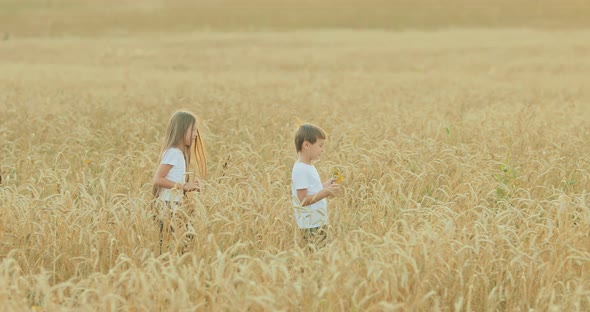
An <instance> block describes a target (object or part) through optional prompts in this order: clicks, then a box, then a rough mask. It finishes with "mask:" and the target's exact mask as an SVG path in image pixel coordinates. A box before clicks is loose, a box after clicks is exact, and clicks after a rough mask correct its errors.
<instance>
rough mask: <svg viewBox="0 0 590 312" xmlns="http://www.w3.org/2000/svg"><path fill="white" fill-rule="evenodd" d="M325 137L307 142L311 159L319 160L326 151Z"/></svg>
mask: <svg viewBox="0 0 590 312" xmlns="http://www.w3.org/2000/svg"><path fill="white" fill-rule="evenodd" d="M324 141H325V140H324V139H319V138H318V139H317V140H316V141H315V143H313V144H311V143H310V142H307V141H306V142H305V143H306V144H307V153H308V155H309V157H310V158H311V160H318V159H320V156H322V153H323V152H324Z"/></svg>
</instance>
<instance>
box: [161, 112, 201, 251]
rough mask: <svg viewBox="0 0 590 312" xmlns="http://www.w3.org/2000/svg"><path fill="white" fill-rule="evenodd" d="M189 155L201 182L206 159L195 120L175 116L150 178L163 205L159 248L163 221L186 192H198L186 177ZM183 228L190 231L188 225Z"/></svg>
mask: <svg viewBox="0 0 590 312" xmlns="http://www.w3.org/2000/svg"><path fill="white" fill-rule="evenodd" d="M192 154H194V156H195V158H196V159H195V160H196V163H197V165H198V169H199V171H200V173H201V178H204V177H205V175H206V164H205V162H206V159H205V153H204V148H203V143H202V141H201V135H200V133H199V129H198V128H197V124H196V118H195V116H194V115H193V114H192V113H190V112H186V111H178V112H175V113H174V114H173V115H172V118H170V121H169V122H168V129H167V130H166V136H165V139H164V144H163V145H162V151H161V154H160V160H159V161H158V163H159V165H158V169H157V170H156V173H155V174H154V178H153V183H154V190H153V194H154V196H155V197H156V198H158V199H159V200H161V202H163V203H164V205H163V206H164V207H161V209H162V210H163V211H160V213H162V214H163V216H164V218H161V219H160V247H161V245H162V239H163V229H164V220H165V219H167V216H173V215H174V214H175V213H176V211H177V209H178V208H179V207H180V206H181V201H182V199H183V197H184V194H185V193H186V192H190V191H199V190H200V188H201V186H200V183H199V181H196V180H195V181H189V179H188V176H186V168H188V166H189V165H190V164H192V162H191V155H192ZM167 221H168V222H167V223H170V222H169V220H167ZM186 226H187V227H190V224H188V223H187V224H186ZM170 232H174V226H170Z"/></svg>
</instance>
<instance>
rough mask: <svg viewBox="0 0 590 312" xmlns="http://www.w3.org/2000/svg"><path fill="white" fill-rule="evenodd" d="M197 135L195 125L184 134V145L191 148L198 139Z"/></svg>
mask: <svg viewBox="0 0 590 312" xmlns="http://www.w3.org/2000/svg"><path fill="white" fill-rule="evenodd" d="M197 135H198V131H197V127H196V125H195V124H193V125H192V126H190V127H189V128H188V129H186V133H185V134H184V145H186V146H191V145H192V144H193V142H194V141H195V138H197Z"/></svg>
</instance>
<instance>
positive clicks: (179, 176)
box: [159, 147, 186, 202]
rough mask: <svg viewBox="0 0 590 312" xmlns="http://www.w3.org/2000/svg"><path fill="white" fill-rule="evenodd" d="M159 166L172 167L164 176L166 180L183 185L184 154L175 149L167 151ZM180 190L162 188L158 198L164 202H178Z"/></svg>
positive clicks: (180, 197) (181, 193)
mask: <svg viewBox="0 0 590 312" xmlns="http://www.w3.org/2000/svg"><path fill="white" fill-rule="evenodd" d="M160 164H161V165H172V168H170V171H169V172H168V174H167V175H166V179H168V180H170V181H172V182H175V183H180V184H184V181H185V173H186V161H185V160H184V154H183V153H182V151H181V150H180V149H178V148H176V147H171V148H169V149H167V150H166V151H165V152H164V154H163V155H162V161H161V162H160ZM182 196H183V192H182V190H176V189H174V190H173V189H167V188H162V190H161V191H160V196H159V198H160V199H161V200H164V201H174V202H178V201H180V200H182Z"/></svg>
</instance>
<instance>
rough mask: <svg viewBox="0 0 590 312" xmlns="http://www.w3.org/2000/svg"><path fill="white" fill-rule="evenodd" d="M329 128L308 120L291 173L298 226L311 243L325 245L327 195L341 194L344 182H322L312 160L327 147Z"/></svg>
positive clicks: (299, 137)
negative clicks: (325, 130) (309, 122)
mask: <svg viewBox="0 0 590 312" xmlns="http://www.w3.org/2000/svg"><path fill="white" fill-rule="evenodd" d="M325 140H326V134H325V132H324V131H323V130H322V129H321V128H319V127H317V126H314V125H311V124H304V125H302V126H301V127H299V129H298V130H297V132H296V133H295V149H296V150H297V154H298V155H299V159H298V160H297V161H296V162H295V164H294V165H293V171H292V173H291V179H292V182H293V184H292V187H291V192H292V195H293V207H294V209H295V219H296V220H297V226H298V227H299V228H300V229H301V231H302V234H303V238H304V239H305V241H306V242H307V243H311V244H314V245H317V246H318V247H321V246H323V245H325V243H326V240H327V236H328V233H327V225H328V209H327V200H326V198H327V197H333V196H336V195H338V194H339V192H340V186H339V185H338V183H336V181H335V179H334V178H330V179H328V180H327V181H326V182H324V183H323V184H322V181H321V180H320V175H319V174H318V171H317V170H316V168H315V167H314V166H313V165H312V162H313V161H315V160H318V159H320V156H321V155H322V153H323V151H324V141H325Z"/></svg>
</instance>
